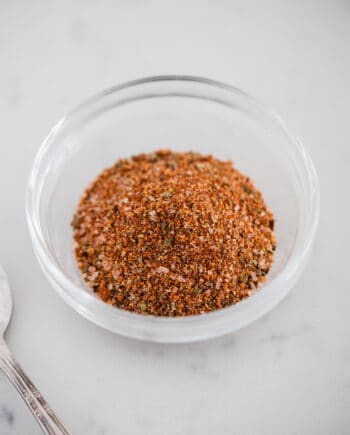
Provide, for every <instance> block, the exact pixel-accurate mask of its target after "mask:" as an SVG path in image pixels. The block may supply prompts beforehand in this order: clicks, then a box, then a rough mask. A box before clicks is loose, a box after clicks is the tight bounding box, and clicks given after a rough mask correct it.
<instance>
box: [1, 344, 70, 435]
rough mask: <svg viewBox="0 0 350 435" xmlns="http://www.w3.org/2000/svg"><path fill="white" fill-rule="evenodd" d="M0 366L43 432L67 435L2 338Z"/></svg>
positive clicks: (51, 434)
mask: <svg viewBox="0 0 350 435" xmlns="http://www.w3.org/2000/svg"><path fill="white" fill-rule="evenodd" d="M0 368H1V369H2V370H3V371H4V372H5V374H6V375H7V377H8V378H9V379H10V381H11V382H12V383H13V385H14V386H15V387H16V388H17V390H18V392H19V393H20V395H21V396H22V398H23V400H24V401H25V403H26V404H27V405H28V407H29V409H30V410H31V412H32V413H33V415H34V417H35V418H36V420H37V422H38V423H39V425H40V427H41V429H42V431H43V432H44V434H47V435H62V434H63V435H69V432H68V431H67V430H66V429H65V428H64V427H63V424H62V423H61V422H60V420H59V419H58V418H57V417H56V415H55V414H54V413H53V411H52V409H51V408H50V406H49V405H48V404H47V402H46V401H45V399H44V398H43V396H42V395H41V394H40V393H39V391H38V390H37V389H36V388H35V386H34V385H33V383H32V381H31V380H30V379H29V378H28V376H27V375H26V374H25V373H24V371H23V370H22V368H21V367H20V366H19V364H18V363H17V362H16V361H15V359H14V358H13V357H12V355H11V352H10V350H9V348H8V347H7V345H6V343H5V341H4V340H2V339H0Z"/></svg>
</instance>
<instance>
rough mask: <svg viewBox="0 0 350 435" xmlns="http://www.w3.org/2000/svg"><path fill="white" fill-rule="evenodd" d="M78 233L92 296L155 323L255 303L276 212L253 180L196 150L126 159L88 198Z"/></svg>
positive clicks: (79, 215) (83, 200) (101, 178)
mask: <svg viewBox="0 0 350 435" xmlns="http://www.w3.org/2000/svg"><path fill="white" fill-rule="evenodd" d="M72 226H73V229H74V239H75V241H76V247H75V255H76V259H77V263H78V266H79V268H80V270H81V271H82V274H83V278H84V279H85V281H86V282H87V283H88V285H89V286H90V287H91V288H92V289H93V291H94V292H96V293H97V294H98V295H99V297H100V298H101V299H102V300H103V301H105V302H107V303H108V304H111V305H114V306H116V307H119V308H122V309H125V310H129V311H134V312H137V313H143V314H152V315H155V316H186V315H195V314H202V313H206V312H209V311H214V310H217V309H220V308H224V307H227V306H229V305H232V304H235V303H237V302H239V301H240V300H242V299H244V298H246V297H248V296H249V295H250V294H251V292H252V291H254V289H255V288H256V287H257V286H258V284H259V283H261V282H262V281H264V279H265V276H266V274H267V273H268V271H269V269H270V267H271V264H272V261H273V253H274V250H275V247H276V242H275V237H274V233H273V227H274V219H273V215H272V212H271V211H270V210H269V209H268V208H267V206H266V204H265V202H264V200H263V197H262V195H261V193H260V192H259V191H258V190H257V189H256V188H255V187H254V185H253V184H252V182H251V181H250V179H249V178H248V177H246V176H245V175H243V174H241V173H240V172H239V171H238V170H237V169H235V168H234V167H233V166H232V163H231V162H223V161H220V160H217V159H216V158H214V157H213V156H204V155H201V154H198V153H193V152H185V153H175V152H171V151H168V150H160V151H157V152H155V153H151V154H140V155H138V156H134V157H132V158H131V159H123V160H119V161H118V162H117V163H116V164H115V165H114V166H113V167H111V168H108V169H105V170H104V171H103V172H102V173H101V174H100V175H99V176H98V177H97V178H96V180H95V181H94V182H93V183H92V184H91V186H90V187H88V188H87V190H86V191H85V192H84V194H83V196H82V198H81V200H80V202H79V205H78V208H77V211H76V214H75V215H74V217H73V221H72Z"/></svg>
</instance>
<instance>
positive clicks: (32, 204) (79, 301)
mask: <svg viewBox="0 0 350 435" xmlns="http://www.w3.org/2000/svg"><path fill="white" fill-rule="evenodd" d="M154 82H182V83H191V82H192V83H193V82H194V83H197V84H201V85H205V86H209V87H215V88H220V89H222V90H224V91H226V92H228V93H230V94H235V95H238V96H241V97H243V98H244V99H246V100H247V101H249V102H250V103H252V104H253V105H254V107H255V108H256V109H258V110H259V111H260V112H263V113H264V114H265V115H267V116H268V117H269V118H270V121H272V122H273V123H274V124H275V125H276V126H277V127H278V128H279V129H280V130H281V131H282V132H283V133H284V134H285V135H286V137H287V138H288V140H289V142H290V143H292V144H293V145H294V147H295V150H296V152H297V154H298V155H299V157H300V158H301V162H302V163H303V165H304V169H305V174H306V176H307V179H306V181H307V183H308V188H309V189H310V198H308V199H309V209H308V226H307V232H308V237H306V238H305V239H304V240H302V241H301V243H300V244H299V245H298V244H297V243H295V246H294V247H293V250H292V253H291V255H290V258H289V259H288V261H287V262H286V264H285V266H284V268H283V269H282V270H281V272H279V273H278V274H277V276H276V277H274V279H273V280H272V281H267V282H266V284H264V285H263V288H264V291H263V292H261V291H258V292H256V293H255V294H253V295H252V296H250V297H248V298H246V299H244V300H243V301H241V302H239V303H237V304H235V305H232V306H229V307H226V308H224V309H220V310H217V311H212V312H209V313H204V314H200V315H192V316H185V317H159V316H158V317H157V316H151V315H142V314H138V313H134V312H129V311H126V310H122V309H118V308H116V307H111V306H109V305H108V304H106V303H105V302H103V301H101V300H100V299H98V298H97V297H96V296H95V295H93V294H90V293H88V292H86V291H85V290H84V289H83V288H82V287H81V286H78V285H77V284H75V283H74V282H72V281H71V280H70V279H69V278H68V276H67V275H66V274H65V273H64V271H63V270H62V269H61V268H60V267H59V266H58V265H57V263H56V262H55V261H54V258H53V256H52V255H51V253H50V249H49V247H48V246H47V244H46V242H45V237H44V234H43V231H42V225H41V224H42V222H41V219H40V213H39V211H38V210H39V207H38V204H39V203H40V196H39V197H38V198H37V195H36V186H37V183H38V168H39V167H40V165H41V163H42V161H43V159H44V157H45V155H46V153H47V152H48V151H49V150H50V147H51V146H52V145H53V144H54V143H55V138H56V136H57V135H58V134H59V133H60V132H61V131H62V130H63V129H64V128H65V126H66V124H67V123H68V122H70V121H71V120H72V119H74V118H75V117H76V116H78V115H79V114H80V113H81V112H82V111H84V110H85V109H88V108H89V107H91V106H93V105H94V104H95V103H97V102H98V101H100V100H102V99H103V98H105V97H108V96H110V95H111V94H115V93H117V92H119V91H121V90H124V89H127V88H132V87H138V86H143V85H148V84H150V83H154ZM141 99H142V98H141ZM319 197H320V193H319V185H318V180H317V175H316V171H315V167H314V165H313V162H312V160H311V158H310V156H309V154H308V153H307V151H306V150H305V148H304V147H303V145H302V144H301V142H300V141H299V140H297V139H296V138H295V136H293V135H292V134H290V132H289V131H288V129H287V128H286V126H285V123H284V121H283V120H282V119H281V118H280V116H279V115H277V114H276V113H275V112H274V111H273V110H271V109H269V108H267V107H266V106H265V105H264V104H262V103H261V102H260V101H259V100H257V99H256V98H255V97H252V96H251V95H249V94H247V93H246V92H244V91H242V90H241V89H239V88H237V87H234V86H231V85H228V84H225V83H223V82H219V81H216V80H212V79H208V78H203V77H197V76H187V75H177V74H176V75H160V76H151V77H144V78H140V79H136V80H132V81H128V82H124V83H121V84H118V85H115V86H112V87H109V88H107V89H104V90H102V91H100V92H98V93H97V94H95V95H94V96H92V97H90V98H88V99H87V100H86V101H85V102H83V103H81V104H79V105H78V106H76V108H75V109H73V110H72V111H70V112H69V113H68V114H66V115H65V116H64V117H63V118H61V120H60V121H58V123H57V124H56V125H55V126H54V127H53V128H52V130H51V131H50V133H49V134H48V135H47V137H46V139H45V140H44V141H43V143H42V145H41V146H40V148H39V150H38V152H37V154H36V156H35V158H34V162H33V165H32V168H31V170H30V174H29V177H28V182H27V187H26V197H25V211H26V218H27V223H28V227H29V233H30V236H31V240H32V244H33V248H34V252H35V254H36V256H37V258H38V261H39V263H40V265H41V267H42V269H43V271H44V273H45V274H46V276H47V277H48V278H49V280H50V281H51V283H52V284H53V285H54V287H55V288H56V290H58V292H59V293H60V295H61V297H63V299H65V301H66V302H67V303H68V304H69V305H70V306H72V308H73V309H75V310H76V311H78V312H79V313H80V314H82V315H83V316H84V317H86V318H88V319H89V320H90V321H93V322H94V323H97V324H99V325H100V326H102V327H104V328H106V329H109V330H111V331H113V332H117V333H119V334H121V335H127V336H130V337H133V338H139V339H149V340H151V341H161V342H164V341H165V342H185V341H186V342H188V341H195V340H199V339H204V338H209V337H211V336H214V335H221V334H222V333H225V332H221V333H219V334H218V333H215V334H214V333H213V334H210V332H209V333H208V327H206V328H205V330H206V333H205V334H204V333H203V331H201V326H202V327H203V326H204V324H205V325H208V322H210V321H212V322H213V323H217V322H220V321H221V320H222V319H223V318H224V317H225V318H226V317H227V318H228V317H231V318H232V317H234V316H235V314H236V313H237V312H238V310H239V309H241V308H242V307H245V309H246V310H249V309H250V307H251V306H252V305H253V304H257V303H260V304H263V302H264V299H265V298H266V295H267V293H268V292H269V291H270V292H271V291H273V290H275V291H276V289H278V287H280V286H281V285H287V283H288V285H287V289H286V291H285V292H284V295H282V297H280V298H277V299H276V301H275V303H274V304H272V305H271V304H270V305H269V307H267V308H266V309H265V310H261V314H260V315H259V316H257V317H256V318H258V317H261V316H262V315H263V314H265V313H266V312H268V311H270V310H271V309H272V308H273V306H274V305H276V304H277V303H278V302H279V301H280V300H282V299H283V298H284V296H285V295H286V294H287V293H288V291H289V290H290V289H291V288H292V286H293V285H294V283H295V281H296V280H297V278H298V276H299V274H300V269H301V267H300V266H301V265H303V264H304V262H305V260H306V258H307V256H308V255H309V253H310V248H311V245H312V242H313V240H314V237H315V234H316V230H317V225H318V220H319V202H320V199H319ZM296 245H298V246H296ZM95 310H97V311H99V312H101V313H105V315H106V318H108V317H112V316H114V317H115V318H117V317H118V318H119V319H121V320H123V319H124V320H125V321H131V322H135V321H136V322H137V323H138V324H139V328H140V329H142V326H143V327H144V328H146V329H147V327H148V326H152V328H153V327H154V326H157V325H162V326H167V327H168V328H171V327H174V328H175V329H176V328H178V327H181V328H185V329H183V331H185V330H186V327H187V326H191V327H192V328H194V327H198V331H197V334H193V335H192V336H191V337H186V336H185V334H183V336H182V337H178V338H174V337H170V338H165V337H163V338H162V337H159V336H152V334H151V335H150V336H149V337H148V338H145V336H144V335H145V334H144V333H142V332H140V331H136V330H135V331H131V333H126V332H125V331H124V332H123V331H119V330H117V329H118V328H115V327H111V326H109V325H108V324H106V322H105V321H104V320H101V318H99V316H97V317H96V315H95V313H94V311H95ZM107 323H108V321H107ZM241 323H242V324H241V326H239V327H237V328H235V329H239V328H240V327H243V326H245V325H246V324H248V323H250V321H246V322H244V321H243V322H241ZM140 324H141V326H140ZM226 329H227V331H226V332H229V328H227V327H226ZM166 331H168V329H166V330H165V335H166ZM163 335H164V334H163ZM180 335H181V334H180Z"/></svg>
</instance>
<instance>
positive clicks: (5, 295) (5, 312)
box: [0, 264, 13, 337]
mask: <svg viewBox="0 0 350 435" xmlns="http://www.w3.org/2000/svg"><path fill="white" fill-rule="evenodd" d="M12 308H13V300H12V293H11V289H10V285H9V282H8V279H7V275H6V272H5V271H4V268H3V267H2V266H1V264H0V336H1V337H3V336H4V334H5V332H6V329H7V327H8V325H9V323H10V320H11V316H12Z"/></svg>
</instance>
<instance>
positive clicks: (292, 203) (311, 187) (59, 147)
mask: <svg viewBox="0 0 350 435" xmlns="http://www.w3.org/2000/svg"><path fill="white" fill-rule="evenodd" d="M159 148H170V149H172V150H177V151H188V150H193V151H199V152H201V153H204V154H206V153H211V154H214V155H215V156H216V157H218V158H220V159H231V160H233V162H234V164H235V166H236V167H237V168H238V169H239V170H241V171H242V172H244V173H245V174H247V175H248V176H250V177H251V178H252V179H253V180H254V181H255V183H256V185H257V187H258V188H259V189H260V190H261V191H262V193H263V195H264V198H265V200H266V202H267V204H268V206H269V207H270V208H271V209H272V210H273V212H274V215H275V218H276V225H275V233H276V238H277V249H276V252H275V261H274V264H273V267H272V268H271V270H270V272H269V274H268V279H267V280H266V282H265V283H264V285H262V286H261V288H260V289H259V291H257V292H256V293H255V294H254V295H252V296H250V297H249V298H247V299H245V300H244V301H242V302H239V303H238V304H236V305H234V306H231V307H229V308H225V309H222V310H219V311H215V312H212V313H209V314H202V315H198V316H189V317H175V318H166V317H153V316H145V315H140V314H135V313H131V312H127V311H124V310H121V309H118V308H115V307H111V306H109V305H107V304H105V303H104V302H102V301H101V300H99V299H98V298H97V297H96V296H95V295H94V294H93V292H92V291H91V290H90V289H89V288H88V287H87V285H86V284H85V283H84V281H83V279H82V277H81V274H80V272H79V270H78V269H77V266H76V263H75V258H74V254H73V240H72V229H71V227H70V221H71V219H72V216H73V213H74V210H75V208H76V206H77V203H78V200H79V198H80V196H81V194H82V193H83V191H84V189H85V187H87V185H88V184H89V183H90V182H91V181H92V180H93V179H94V177H95V176H96V175H97V174H98V173H99V172H100V171H101V170H102V169H103V168H105V167H108V166H111V165H112V164H113V163H114V162H115V161H116V160H117V159H118V158H120V157H128V156H130V155H132V154H138V153H141V152H150V151H152V150H155V149H159ZM318 213H319V190H318V183H317V177H316V174H315V170H314V167H313V164H312V162H311V160H310V157H309V156H308V154H307V153H306V151H305V149H304V148H303V147H302V145H301V144H300V143H299V142H298V141H297V140H296V139H295V138H294V137H293V136H291V135H290V134H289V133H288V132H287V130H286V128H285V126H284V124H283V122H282V121H281V120H280V119H279V118H278V117H277V116H276V115H275V114H274V113H273V112H271V111H270V110H268V109H266V108H265V107H263V106H262V105H261V104H260V103H258V102H257V101H256V100H255V99H254V98H252V97H250V96H248V95H247V94H245V93H244V92H242V91H240V90H239V89H236V88H234V87H231V86H228V85H225V84H223V83H218V82H215V81H212V80H207V79H203V78H197V77H184V76H175V75H174V76H162V77H151V78H145V79H141V80H136V81H133V82H130V83H126V84H122V85H119V86H115V87H113V88H110V89H107V90H105V91H103V92H101V93H99V94H98V95H96V96H95V97H93V98H91V99H89V100H88V101H87V102H85V103H84V104H82V105H80V106H79V107H77V108H76V109H75V110H73V111H72V112H71V113H70V114H69V115H67V116H66V117H64V118H63V119H62V120H61V121H60V122H59V123H58V124H57V125H56V126H55V127H54V128H53V130H52V131H51V133H50V134H49V136H48V137H47V138H46V140H45V141H44V143H43V145H42V146H41V148H40V150H39V152H38V154H37V156H36V158H35V161H34V164H33V168H32V170H31V173H30V177H29V181H28V188H27V194H26V214H27V220H28V224H29V230H30V235H31V238H32V242H33V247H34V251H35V253H36V256H37V258H38V260H39V263H40V265H41V267H42V270H43V271H44V273H45V275H46V276H47V278H48V279H49V281H50V282H51V284H52V286H53V287H54V288H55V289H56V291H57V293H58V294H59V295H60V296H61V297H62V298H63V299H64V300H65V301H66V302H67V303H68V304H69V305H70V306H71V307H72V308H74V309H75V310H76V311H77V312H79V313H80V314H82V315H83V316H84V317H86V318H87V319H89V320H91V321H92V322H94V323H96V324H98V325H100V326H102V327H104V328H106V329H109V330H110V331H113V332H115V333H118V334H122V335H124V336H128V337H134V338H138V339H142V340H150V341H157V342H189V341H195V340H201V339H207V338H210V337H215V336H219V335H222V334H224V333H227V332H230V331H235V330H237V329H239V328H242V327H243V326H245V325H247V324H249V323H251V322H253V321H254V320H256V319H258V318H259V317H261V316H262V315H263V314H265V313H267V312H268V311H270V310H271V309H272V308H273V307H274V306H275V305H276V304H277V303H278V302H280V301H281V300H282V299H283V298H284V297H285V296H286V295H287V293H288V292H289V291H290V289H291V288H292V287H293V285H294V284H295V282H296V280H297V278H298V277H299V275H300V273H301V271H302V269H303V266H304V265H305V261H306V259H307V256H308V254H309V252H310V247H311V244H312V241H313V239H314V236H315V231H316V226H317V221H318Z"/></svg>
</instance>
